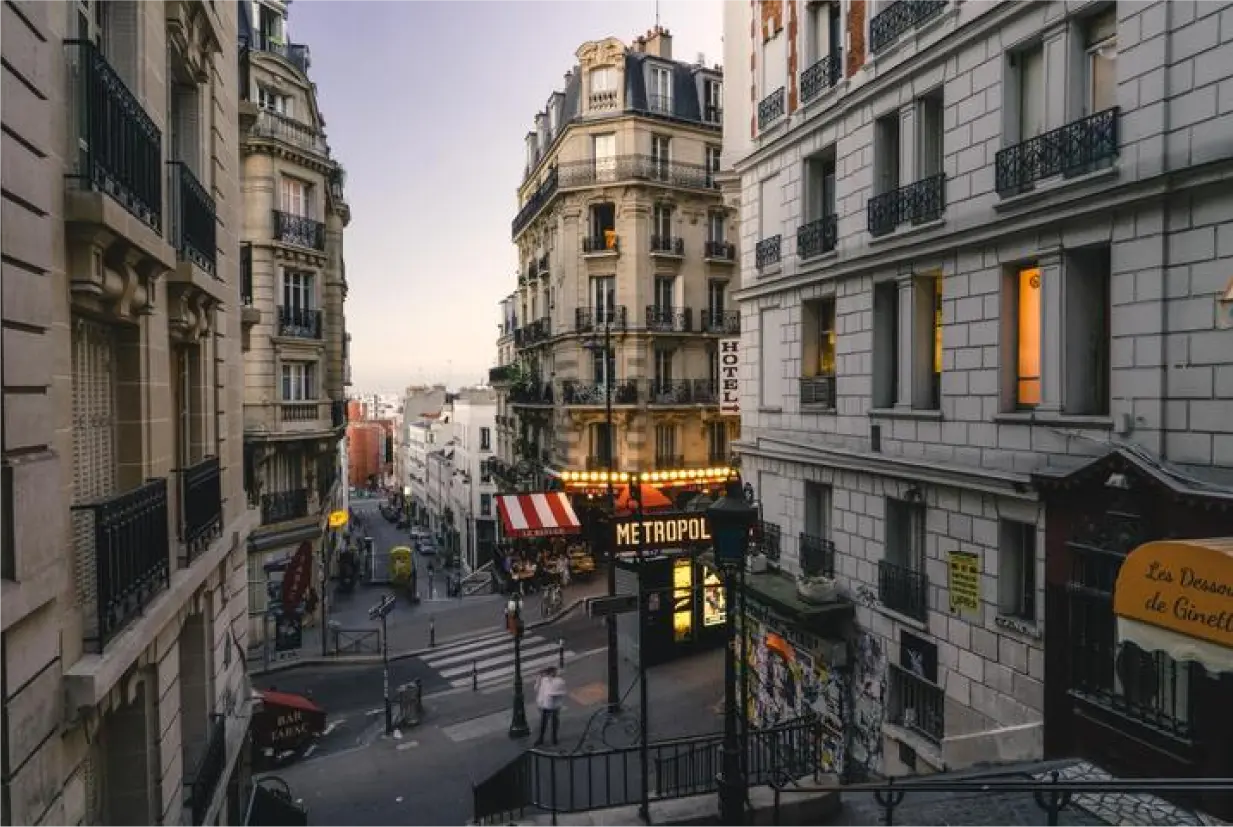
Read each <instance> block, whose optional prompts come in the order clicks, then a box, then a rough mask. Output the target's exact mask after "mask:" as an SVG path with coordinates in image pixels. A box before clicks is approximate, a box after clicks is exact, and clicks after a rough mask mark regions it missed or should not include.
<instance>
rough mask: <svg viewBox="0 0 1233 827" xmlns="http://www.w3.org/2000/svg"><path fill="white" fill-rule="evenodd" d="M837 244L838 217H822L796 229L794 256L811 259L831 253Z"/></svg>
mask: <svg viewBox="0 0 1233 827" xmlns="http://www.w3.org/2000/svg"><path fill="white" fill-rule="evenodd" d="M838 242H839V216H837V215H833V214H832V215H824V216H822V217H821V218H819V219H817V220H815V221H810V222H809V223H808V224H802V225H801V226H800V227H799V228H798V229H797V231H796V254H797V255H798V256H800V257H801V258H813V257H814V256H820V255H822V254H823V253H829V252H831V251H832V250H834V249H835V245H836V244H837V243H838Z"/></svg>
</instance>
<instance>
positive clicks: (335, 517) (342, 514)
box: [330, 509, 347, 528]
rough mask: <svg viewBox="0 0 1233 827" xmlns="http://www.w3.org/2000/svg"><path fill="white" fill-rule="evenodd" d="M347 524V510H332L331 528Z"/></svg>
mask: <svg viewBox="0 0 1233 827" xmlns="http://www.w3.org/2000/svg"><path fill="white" fill-rule="evenodd" d="M346 524H347V512H346V511H343V510H341V509H340V510H338V511H332V512H330V528H342V527H343V526H345V525H346Z"/></svg>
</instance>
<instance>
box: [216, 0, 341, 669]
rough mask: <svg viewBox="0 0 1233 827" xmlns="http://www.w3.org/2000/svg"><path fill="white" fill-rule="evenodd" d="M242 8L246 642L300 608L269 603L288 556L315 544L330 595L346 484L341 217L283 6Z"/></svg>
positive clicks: (265, 1) (311, 93)
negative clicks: (248, 513) (249, 531)
mask: <svg viewBox="0 0 1233 827" xmlns="http://www.w3.org/2000/svg"><path fill="white" fill-rule="evenodd" d="M241 8H242V9H243V12H244V18H243V19H242V26H241V32H240V37H241V41H242V49H241V56H240V60H241V73H242V76H241V84H242V88H241V95H242V99H241V102H240V118H241V120H240V134H241V151H242V170H243V173H242V186H243V192H242V198H243V202H244V209H243V221H242V226H243V230H242V236H243V248H242V266H243V302H244V305H243V307H244V309H243V330H242V334H243V341H244V439H245V451H246V472H247V474H248V495H249V497H250V498H251V499H252V501H253V503H254V504H255V505H256V506H257V507H258V508H259V510H260V513H261V523H260V525H259V526H258V528H257V529H256V530H255V531H254V533H253V535H252V537H251V538H250V542H249V544H250V551H251V555H250V558H249V581H250V592H251V603H250V607H249V609H250V613H251V626H252V635H251V643H252V644H253V645H266V644H267V631H269V630H271V629H272V628H273V627H274V622H273V621H274V615H275V614H277V613H278V612H282V611H295V610H296V609H294V608H291V609H288V608H287V607H280V606H277V605H271V602H270V599H269V595H270V594H273V593H276V591H274V590H272V585H273V584H276V583H277V582H279V581H280V580H281V579H282V573H283V571H284V570H285V568H286V566H287V564H288V562H289V560H290V559H291V557H292V555H293V554H294V553H295V551H296V550H297V549H298V548H299V547H300V546H301V544H302V543H306V542H307V543H309V544H311V546H312V550H313V554H314V557H315V559H316V560H317V561H318V564H317V565H316V566H314V579H315V581H316V589H317V591H318V593H319V594H321V595H323V596H326V595H327V594H328V591H329V590H328V589H326V588H324V587H323V584H322V583H321V582H320V580H321V577H322V576H323V575H325V574H326V573H328V572H329V571H330V561H331V559H332V555H333V553H334V551H335V548H336V544H337V543H338V541H339V535H340V533H341V529H336V530H331V529H329V528H328V526H327V521H328V519H329V515H330V513H331V512H333V511H335V510H338V509H339V508H341V506H342V503H343V498H344V496H345V492H344V490H343V489H344V488H345V487H346V485H347V474H346V470H345V469H341V468H339V460H340V456H342V455H341V454H340V453H339V450H338V443H339V442H340V441H341V440H342V439H343V436H344V433H345V429H346V424H347V402H346V399H347V394H346V384H347V381H348V379H349V376H348V368H347V365H346V359H347V344H346V343H347V338H346V337H347V333H346V322H345V319H344V316H343V302H344V300H345V299H346V295H347V274H346V266H345V263H344V260H343V232H344V230H345V228H346V226H347V224H348V223H349V222H350V220H351V210H350V208H349V207H348V206H347V202H346V199H345V195H344V191H343V185H344V177H345V176H344V172H343V168H342V166H341V165H340V164H339V162H338V161H337V160H336V159H335V158H334V157H333V155H332V154H331V152H330V147H329V144H328V142H327V141H326V136H325V120H324V118H323V117H322V114H321V112H320V110H319V109H318V106H317V97H316V88H315V86H314V85H313V83H312V82H311V80H310V79H309V69H310V65H311V53H310V51H309V47H308V46H306V45H303V44H298V43H294V42H292V40H291V39H290V35H289V31H288V21H287V4H285V3H282V2H278V0H254V2H251V3H247V2H246V3H242V4H241ZM325 599H327V600H328V597H325Z"/></svg>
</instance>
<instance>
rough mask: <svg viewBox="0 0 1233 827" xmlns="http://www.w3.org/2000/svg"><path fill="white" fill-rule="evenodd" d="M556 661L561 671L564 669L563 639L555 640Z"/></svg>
mask: <svg viewBox="0 0 1233 827" xmlns="http://www.w3.org/2000/svg"><path fill="white" fill-rule="evenodd" d="M557 659H558V661H559V663H560V666H561V668H562V669H564V668H565V638H559V639H558V640H557Z"/></svg>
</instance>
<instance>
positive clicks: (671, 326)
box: [646, 304, 694, 333]
mask: <svg viewBox="0 0 1233 827" xmlns="http://www.w3.org/2000/svg"><path fill="white" fill-rule="evenodd" d="M693 328H694V311H693V309H692V308H689V307H656V306H655V305H653V304H648V305H647V306H646V329H647V330H654V331H656V332H659V333H689V332H690V331H692V330H693Z"/></svg>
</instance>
